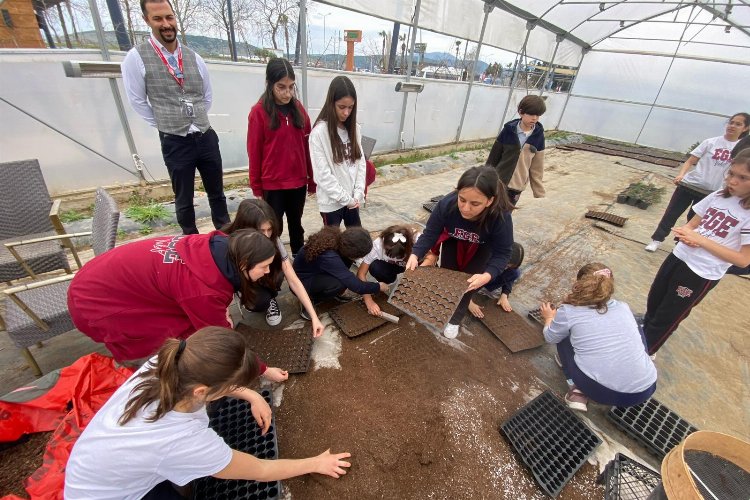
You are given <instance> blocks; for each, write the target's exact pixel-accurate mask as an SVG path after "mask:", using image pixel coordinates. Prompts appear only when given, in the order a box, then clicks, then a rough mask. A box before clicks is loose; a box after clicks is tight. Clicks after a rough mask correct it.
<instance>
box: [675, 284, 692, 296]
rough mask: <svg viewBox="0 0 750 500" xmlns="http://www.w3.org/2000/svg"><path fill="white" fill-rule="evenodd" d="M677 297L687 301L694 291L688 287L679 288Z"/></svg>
mask: <svg viewBox="0 0 750 500" xmlns="http://www.w3.org/2000/svg"><path fill="white" fill-rule="evenodd" d="M677 295H679V296H680V298H681V299H685V298H687V297H690V296H691V295H693V291H692V290H691V289H689V288H688V287H686V286H682V285H680V286H678V287H677Z"/></svg>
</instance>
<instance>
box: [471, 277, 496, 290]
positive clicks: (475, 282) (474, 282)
mask: <svg viewBox="0 0 750 500" xmlns="http://www.w3.org/2000/svg"><path fill="white" fill-rule="evenodd" d="M491 279H492V276H491V275H490V273H482V274H475V275H474V276H472V277H471V278H469V279H467V280H466V282H467V283H469V287H468V288H467V289H466V291H467V292H470V291H472V290H479V289H480V288H482V287H483V286H484V285H486V284H487V283H489V282H490V280H491Z"/></svg>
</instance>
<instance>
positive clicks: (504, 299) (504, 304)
mask: <svg viewBox="0 0 750 500" xmlns="http://www.w3.org/2000/svg"><path fill="white" fill-rule="evenodd" d="M497 305H499V306H500V307H501V308H502V310H503V311H505V312H513V308H512V307H511V306H510V302H508V296H507V295H505V294H504V293H501V294H500V298H499V299H497Z"/></svg>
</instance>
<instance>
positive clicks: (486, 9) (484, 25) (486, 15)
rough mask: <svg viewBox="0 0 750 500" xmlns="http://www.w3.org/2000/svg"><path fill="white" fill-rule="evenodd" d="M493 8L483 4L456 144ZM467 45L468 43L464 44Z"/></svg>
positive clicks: (457, 139) (458, 139)
mask: <svg viewBox="0 0 750 500" xmlns="http://www.w3.org/2000/svg"><path fill="white" fill-rule="evenodd" d="M494 8H495V7H494V6H493V5H490V4H488V3H486V4H484V19H483V20H482V31H481V32H480V33H479V44H477V52H476V54H474V60H473V61H472V62H471V66H470V67H469V88H468V89H466V99H465V100H464V109H463V111H462V112H461V121H459V122H458V129H456V142H458V141H460V140H461V130H462V129H463V128H464V119H465V118H466V109H467V108H468V107H469V98H470V97H471V89H472V87H474V68H476V65H477V61H479V54H480V52H481V51H482V41H483V40H484V30H485V28H487V18H489V16H490V12H492V9H494ZM466 43H467V44H468V41H467V42H466Z"/></svg>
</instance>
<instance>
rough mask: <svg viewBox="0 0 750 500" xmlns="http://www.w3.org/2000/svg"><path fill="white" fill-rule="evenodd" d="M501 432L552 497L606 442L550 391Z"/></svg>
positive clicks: (537, 399)
mask: <svg viewBox="0 0 750 500" xmlns="http://www.w3.org/2000/svg"><path fill="white" fill-rule="evenodd" d="M500 430H501V431H502V432H503V434H505V436H506V437H507V438H508V441H510V444H511V445H512V446H513V448H514V449H515V450H516V452H517V453H518V454H519V455H520V456H521V460H523V462H524V463H525V464H526V465H527V466H528V467H529V468H530V469H531V473H532V474H533V475H534V478H535V479H536V481H537V483H538V484H539V486H540V487H541V488H542V490H544V492H545V493H547V494H548V495H550V496H552V497H557V495H558V494H559V493H560V491H561V490H562V489H563V486H565V484H567V482H568V481H570V478H572V477H573V475H574V474H575V473H576V472H577V471H578V469H580V468H581V466H582V465H583V464H584V463H585V462H586V460H587V459H588V458H589V456H590V455H591V454H592V453H593V452H594V449H595V448H596V447H597V446H599V445H600V444H601V442H602V441H601V439H599V437H598V436H597V435H596V434H594V433H593V432H592V431H591V429H589V428H588V427H586V425H585V424H584V423H583V421H582V420H581V419H580V418H578V416H577V415H576V414H575V413H573V411H571V410H570V409H569V408H568V407H567V406H566V405H565V403H563V402H562V401H560V400H559V399H558V398H557V397H555V396H554V395H553V394H552V393H551V392H550V391H544V392H543V393H542V394H540V395H539V396H537V397H536V398H535V399H534V400H533V401H531V402H530V403H528V404H527V405H526V406H524V407H523V408H521V409H520V410H518V411H517V412H516V413H515V414H514V415H513V416H512V417H511V418H510V419H509V420H508V421H506V422H505V423H503V424H502V425H501V426H500Z"/></svg>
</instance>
